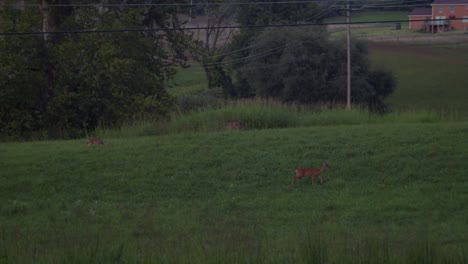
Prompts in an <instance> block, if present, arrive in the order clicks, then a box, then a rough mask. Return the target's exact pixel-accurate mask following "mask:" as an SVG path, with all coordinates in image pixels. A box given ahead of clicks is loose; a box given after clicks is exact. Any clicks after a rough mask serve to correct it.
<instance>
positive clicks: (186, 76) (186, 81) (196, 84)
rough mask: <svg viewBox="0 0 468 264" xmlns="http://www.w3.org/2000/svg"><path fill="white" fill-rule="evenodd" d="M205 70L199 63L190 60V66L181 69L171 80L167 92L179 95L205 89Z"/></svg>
mask: <svg viewBox="0 0 468 264" xmlns="http://www.w3.org/2000/svg"><path fill="white" fill-rule="evenodd" d="M207 87H208V85H207V80H206V75H205V72H204V71H203V68H202V67H201V65H200V64H198V63H195V62H191V63H190V67H189V68H186V69H181V70H180V71H178V72H177V74H176V76H175V77H174V80H172V82H171V84H170V88H169V93H170V94H172V95H174V96H179V95H183V94H188V93H194V92H199V91H202V90H204V89H207Z"/></svg>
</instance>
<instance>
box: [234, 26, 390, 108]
mask: <svg viewBox="0 0 468 264" xmlns="http://www.w3.org/2000/svg"><path fill="white" fill-rule="evenodd" d="M353 43H354V44H353V46H352V49H351V56H352V62H353V65H352V94H351V96H352V100H353V102H354V103H355V104H366V105H367V104H369V105H370V106H372V107H371V109H373V110H380V109H383V108H384V107H383V98H385V97H386V96H388V95H389V93H390V92H391V91H393V76H392V75H391V74H390V73H389V72H387V71H377V72H374V73H372V72H370V70H369V63H368V59H367V47H366V46H365V45H364V44H363V43H362V42H359V41H353ZM250 50H251V54H252V55H251V57H252V60H251V61H250V62H249V64H248V65H244V66H243V67H241V68H240V69H239V71H240V75H241V76H242V78H241V80H243V81H245V82H247V83H248V85H249V87H251V88H252V89H253V91H254V92H255V94H257V95H258V96H261V97H267V98H268V97H272V98H276V99H279V100H282V101H285V102H299V103H302V104H305V103H308V104H310V103H329V104H337V103H338V104H342V103H344V102H346V74H347V71H346V48H345V46H344V43H343V41H337V40H331V39H329V37H328V33H327V32H326V31H325V30H324V29H321V28H314V29H310V28H308V29H300V28H288V29H275V30H266V31H264V32H263V33H262V34H261V35H259V36H258V38H257V39H256V41H255V42H254V43H253V47H252V48H251V49H250ZM261 54H263V55H261ZM370 78H371V79H370ZM382 83H384V84H382Z"/></svg>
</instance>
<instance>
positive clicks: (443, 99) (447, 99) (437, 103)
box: [370, 43, 468, 116]
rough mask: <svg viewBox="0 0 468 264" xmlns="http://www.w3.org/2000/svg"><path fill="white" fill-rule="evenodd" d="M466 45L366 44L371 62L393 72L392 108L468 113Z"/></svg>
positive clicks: (467, 50)
mask: <svg viewBox="0 0 468 264" xmlns="http://www.w3.org/2000/svg"><path fill="white" fill-rule="evenodd" d="M467 52H468V46H466V45H457V44H452V45H450V44H449V45H447V44H446V43H445V45H437V43H433V44H432V45H431V44H411V43H407V44H402V43H400V44H390V45H389V44H378V43H375V44H373V45H371V46H370V58H371V62H372V63H373V64H384V65H386V66H387V67H388V68H389V69H392V71H393V72H394V73H395V77H396V80H397V88H396V90H395V93H394V94H392V95H391V96H390V97H389V98H388V99H389V100H388V103H389V104H390V105H391V106H392V108H393V109H395V110H400V111H405V110H417V109H419V110H423V109H425V110H433V111H440V112H451V113H452V114H454V113H458V114H460V115H464V116H466V113H467V112H468V104H467V103H466V98H468V93H467V89H466V87H467V85H468V80H467V78H466V76H465V72H468V64H467V60H466V58H465V57H464V56H463V54H466V53H467Z"/></svg>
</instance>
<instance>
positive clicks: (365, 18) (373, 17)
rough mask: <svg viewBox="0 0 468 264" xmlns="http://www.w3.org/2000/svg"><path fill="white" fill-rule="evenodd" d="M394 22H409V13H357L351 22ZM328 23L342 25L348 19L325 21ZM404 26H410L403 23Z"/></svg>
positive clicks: (334, 18) (352, 15) (353, 14)
mask: <svg viewBox="0 0 468 264" xmlns="http://www.w3.org/2000/svg"><path fill="white" fill-rule="evenodd" d="M393 20H408V12H399V11H395V12H356V13H351V22H369V21H393ZM324 22H326V23H341V22H346V17H344V16H343V17H331V18H327V19H325V21H324ZM403 25H406V26H407V25H408V23H407V22H403V24H402V26H403Z"/></svg>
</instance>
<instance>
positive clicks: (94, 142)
mask: <svg viewBox="0 0 468 264" xmlns="http://www.w3.org/2000/svg"><path fill="white" fill-rule="evenodd" d="M87 145H88V146H91V145H104V141H102V140H101V139H100V138H98V137H92V138H90V139H88V143H87Z"/></svg>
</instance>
